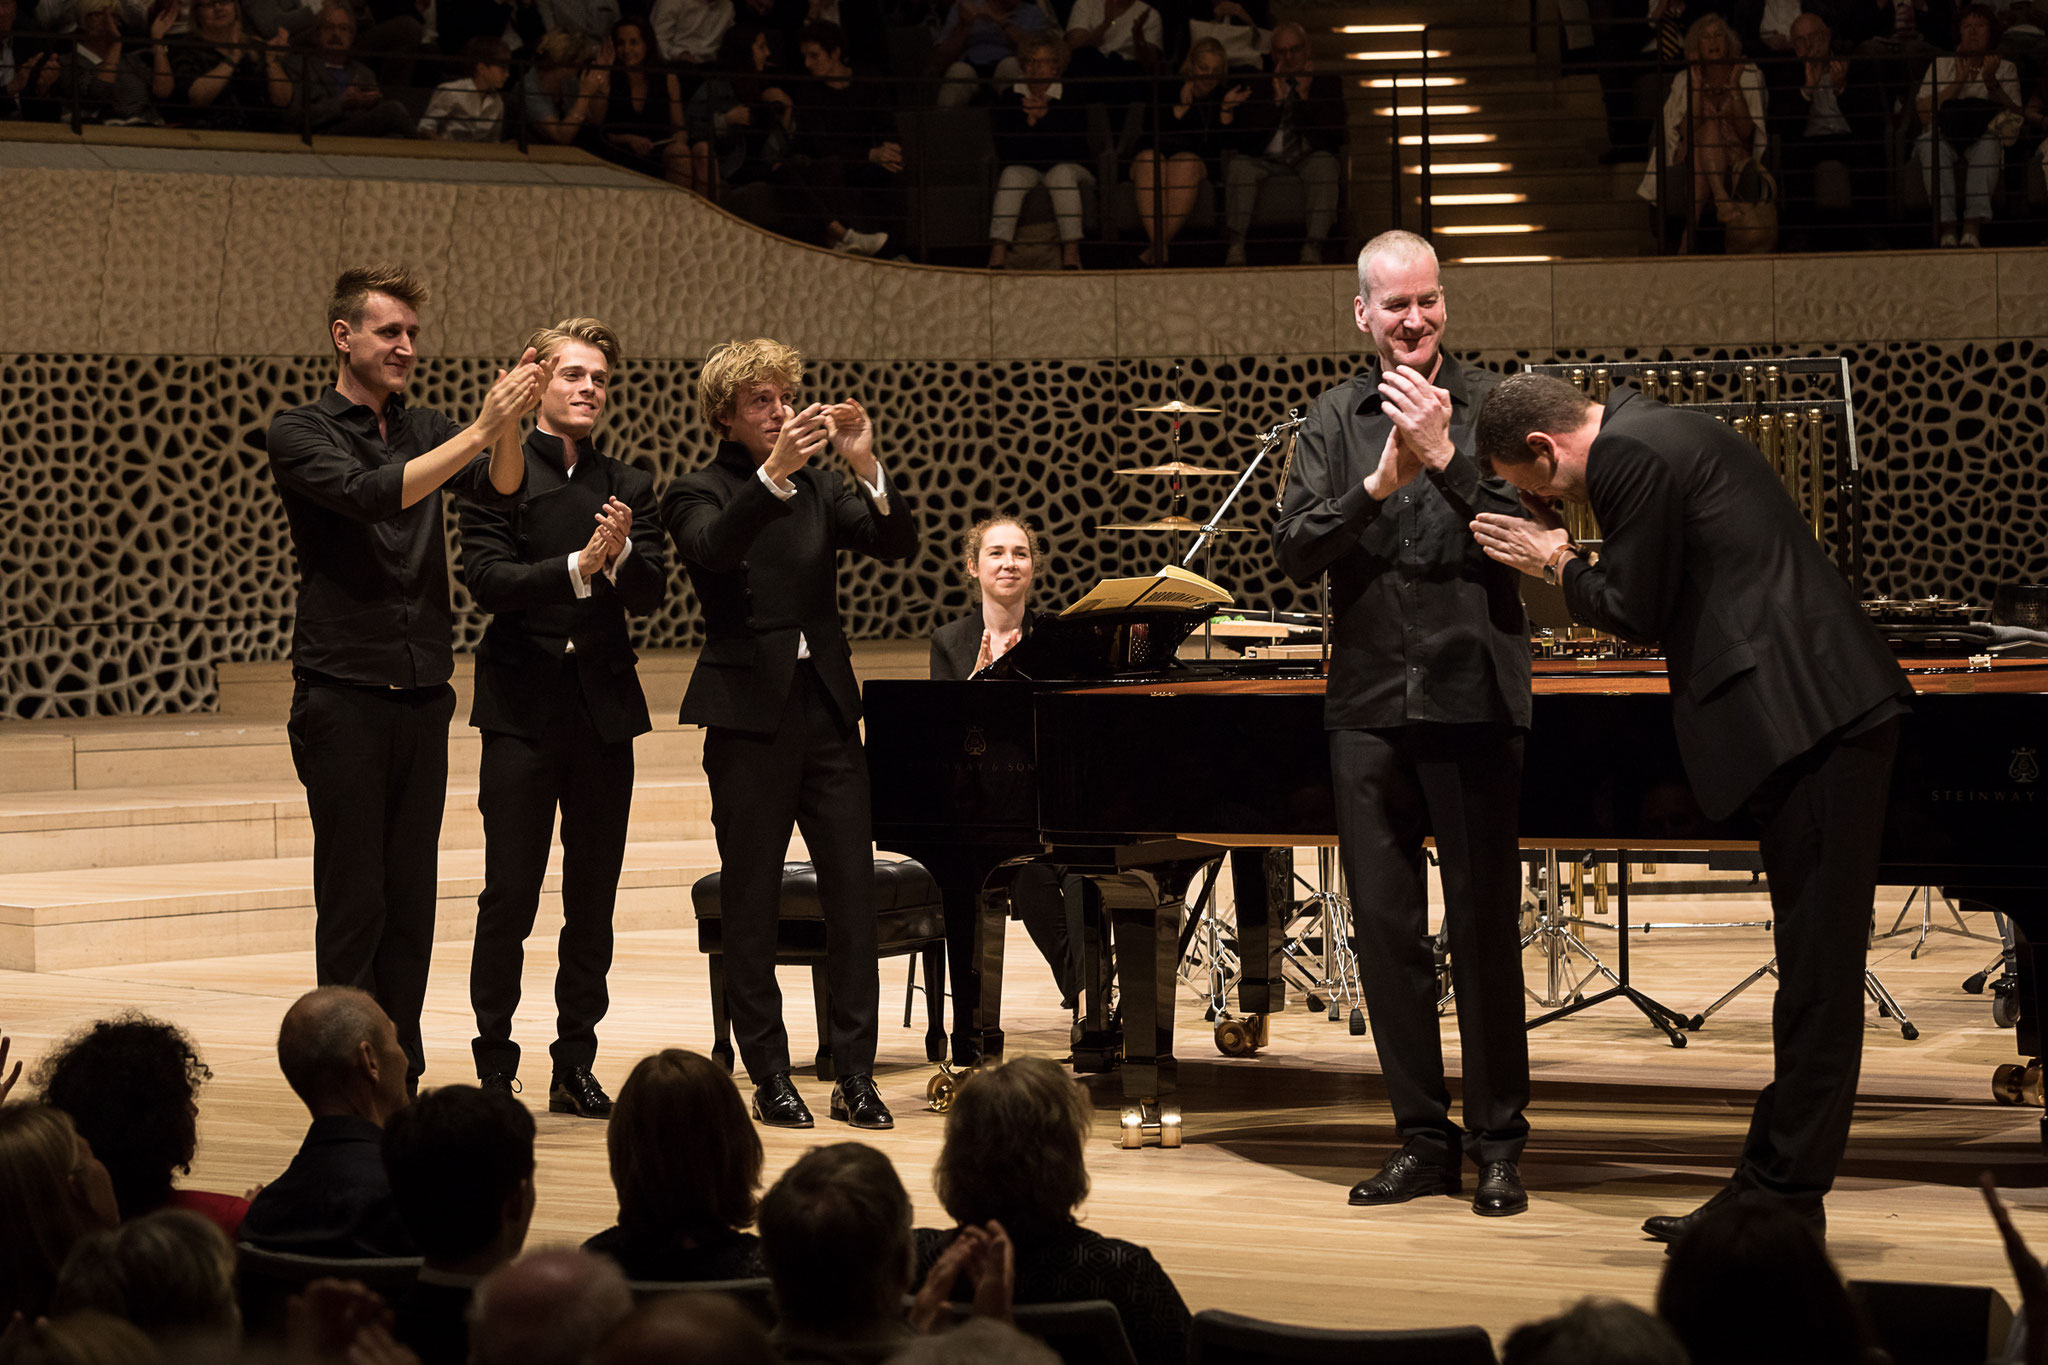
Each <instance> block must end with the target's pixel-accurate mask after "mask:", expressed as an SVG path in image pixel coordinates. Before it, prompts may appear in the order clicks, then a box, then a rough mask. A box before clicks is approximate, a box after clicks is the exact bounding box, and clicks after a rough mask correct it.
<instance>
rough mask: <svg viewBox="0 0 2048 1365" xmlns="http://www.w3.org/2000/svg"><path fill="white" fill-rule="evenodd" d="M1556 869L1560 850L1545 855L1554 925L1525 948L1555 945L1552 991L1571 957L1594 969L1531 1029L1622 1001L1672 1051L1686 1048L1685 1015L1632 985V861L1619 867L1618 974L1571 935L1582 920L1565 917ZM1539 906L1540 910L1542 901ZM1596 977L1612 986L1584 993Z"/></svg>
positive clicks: (1533, 1022) (1532, 937) (1616, 913)
mask: <svg viewBox="0 0 2048 1365" xmlns="http://www.w3.org/2000/svg"><path fill="white" fill-rule="evenodd" d="M1557 869H1558V858H1557V852H1556V850H1554V849H1550V850H1545V852H1544V871H1545V873H1546V876H1547V880H1548V882H1549V885H1548V887H1547V888H1546V889H1547V890H1548V891H1549V892H1550V897H1549V899H1550V900H1551V901H1552V902H1553V904H1552V907H1551V912H1550V914H1551V920H1552V923H1551V924H1549V925H1547V926H1546V925H1545V924H1543V923H1542V922H1540V920H1539V923H1538V924H1537V927H1536V929H1535V930H1533V931H1532V932H1531V933H1530V934H1529V935H1528V936H1527V937H1526V938H1525V939H1524V940H1523V944H1524V946H1527V945H1528V944H1529V943H1531V942H1534V941H1535V940H1536V939H1537V938H1538V937H1539V936H1542V935H1545V934H1548V935H1549V936H1550V937H1551V940H1552V943H1551V944H1550V945H1548V946H1549V947H1550V948H1551V950H1552V951H1555V952H1556V953H1557V955H1558V956H1557V958H1556V959H1553V962H1552V967H1551V980H1550V987H1551V990H1552V991H1553V992H1556V991H1557V989H1558V986H1559V984H1560V975H1559V963H1560V962H1561V961H1562V960H1563V959H1564V958H1565V957H1568V956H1569V954H1571V953H1572V952H1578V953H1581V954H1584V955H1585V957H1586V958H1587V960H1588V961H1590V962H1591V963H1592V964H1593V970H1592V971H1591V972H1589V973H1587V974H1586V975H1585V976H1583V977H1581V978H1579V980H1578V982H1577V983H1576V984H1575V985H1574V986H1573V987H1572V989H1571V997H1572V998H1571V1000H1570V1002H1569V1003H1568V1004H1564V1005H1561V1006H1559V1007H1557V1008H1556V1009H1553V1010H1551V1011H1550V1012H1549V1013H1548V1014H1539V1015H1537V1016H1536V1017H1535V1018H1534V1019H1531V1020H1530V1021H1529V1027H1530V1028H1532V1029H1538V1028H1541V1027H1543V1026H1544V1025H1545V1024H1548V1023H1552V1022H1554V1021H1556V1020H1559V1019H1564V1018H1568V1017H1570V1016H1571V1015H1574V1014H1577V1013H1578V1012H1579V1011H1580V1010H1588V1009H1591V1008H1593V1006H1595V1005H1600V1004H1605V1003H1606V1002H1607V1001H1609V1000H1617V999H1618V1000H1623V1001H1626V1002H1627V1003H1629V1004H1631V1005H1634V1006H1635V1007H1636V1009H1637V1010H1639V1011H1640V1012H1641V1013H1642V1016H1643V1017H1644V1018H1645V1019H1647V1020H1649V1021H1650V1022H1651V1023H1652V1024H1655V1025H1656V1026H1657V1028H1658V1030H1659V1031H1660V1032H1661V1033H1663V1035H1664V1038H1665V1040H1666V1041H1667V1042H1669V1043H1670V1044H1671V1046H1673V1047H1684V1046H1685V1035H1684V1034H1683V1033H1681V1032H1680V1031H1679V1030H1680V1029H1682V1028H1684V1027H1685V1026H1686V1018H1685V1016H1684V1015H1682V1014H1680V1013H1678V1011H1676V1010H1674V1009H1672V1008H1671V1007H1670V1006H1668V1005H1665V1004H1663V1003H1661V1002H1659V1001H1657V1000H1655V999H1652V998H1651V997H1650V996H1649V995H1647V994H1645V993H1644V992H1642V991H1640V990H1638V989H1636V988H1635V987H1634V986H1633V985H1631V984H1630V983H1629V975H1628V858H1627V856H1626V855H1625V854H1623V855H1621V856H1620V858H1619V860H1618V861H1617V862H1616V864H1615V881H1614V886H1615V902H1614V928H1615V931H1616V932H1615V940H1614V941H1615V948H1614V952H1615V967H1616V969H1617V970H1614V971H1609V970H1608V968H1607V964H1606V963H1604V962H1602V961H1601V960H1600V959H1599V958H1598V957H1596V956H1595V955H1594V954H1593V951H1592V950H1591V949H1589V948H1588V947H1586V944H1585V940H1583V939H1581V938H1579V937H1577V936H1576V935H1574V934H1573V933H1572V926H1573V924H1574V923H1578V922H1582V921H1581V920H1580V919H1579V916H1578V915H1577V914H1576V913H1575V914H1574V915H1572V916H1570V917H1566V916H1564V915H1563V914H1562V912H1561V907H1562V905H1563V901H1564V896H1563V889H1562V886H1561V885H1560V883H1559V881H1558V877H1557ZM1574 900H1575V901H1576V900H1577V898H1576V897H1574ZM1538 904H1539V907H1540V906H1541V902H1539V903H1538ZM1559 935H1562V938H1559V937H1558V936H1559ZM1596 976H1604V977H1606V978H1607V980H1608V982H1609V983H1610V984H1609V985H1608V986H1607V987H1606V988H1605V989H1603V990H1600V991H1596V992H1595V993H1594V994H1592V995H1586V994H1584V988H1585V986H1586V984H1587V983H1588V982H1590V981H1592V980H1593V979H1594V977H1596ZM1532 994H1533V992H1532ZM1537 1003H1539V1004H1541V1003H1543V1002H1542V1001H1541V1000H1540V999H1539V1000H1538V1002H1537Z"/></svg>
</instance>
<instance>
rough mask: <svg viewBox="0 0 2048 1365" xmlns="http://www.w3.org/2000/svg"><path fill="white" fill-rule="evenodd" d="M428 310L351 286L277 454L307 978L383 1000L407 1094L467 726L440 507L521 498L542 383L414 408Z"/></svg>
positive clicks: (509, 377) (375, 288)
mask: <svg viewBox="0 0 2048 1365" xmlns="http://www.w3.org/2000/svg"><path fill="white" fill-rule="evenodd" d="M425 300H426V289H425V287H424V286H423V285H422V284H420V282H419V281H418V280H417V279H415V278H414V277H413V276H412V275H411V274H410V273H409V272H407V271H405V270H403V269H394V268H390V267H357V268H352V269H349V270H345V271H343V272H342V273H341V277H340V278H339V279H337V280H336V281H335V283H334V297H333V298H332V299H331V300H330V301H329V303H328V310H327V316H328V330H329V333H330V335H331V337H332V339H333V342H334V348H335V351H336V354H337V357H338V359H339V361H340V373H339V374H338V375H337V376H336V378H335V382H334V387H333V388H332V389H330V390H328V392H327V393H326V394H325V395H324V396H322V397H321V398H320V400H319V401H318V402H315V403H309V404H307V405H306V406H305V407H301V408H293V409H292V410H290V411H289V412H285V413H281V414H279V416H278V417H277V419H276V420H275V421H273V422H272V423H271V424H270V432H269V435H268V437H267V439H266V444H267V445H268V447H269V450H270V473H271V477H272V478H273V479H275V480H276V481H277V491H278V496H279V497H281V498H282V499H283V500H284V511H285V519H286V521H287V522H288V523H289V524H290V527H291V534H292V548H293V550H294V551H295V552H296V554H297V556H298V562H299V584H298V599H299V605H298V616H297V619H296V620H295V621H294V622H293V624H292V677H293V679H294V680H295V683H296V686H295V687H294V688H293V691H292V710H291V724H290V734H291V742H292V763H293V766H295V767H296V768H297V769H298V773H299V780H300V781H301V782H302V783H304V784H305V787H306V807H307V813H308V814H309V815H310V817H311V818H312V822H313V903H314V910H315V914H316V917H317V918H316V923H315V928H314V939H313V948H314V970H315V972H316V973H317V974H318V978H319V982H320V984H321V985H323V986H327V985H341V986H355V987H359V988H360V989H362V990H365V991H368V992H369V993H370V994H371V995H372V996H373V997H375V998H376V1001H377V1003H378V1004H379V1005H381V1006H382V1007H383V1009H384V1012H385V1013H386V1014H388V1015H390V1016H391V1019H392V1022H393V1023H394V1024H396V1025H397V1027H398V1038H399V1041H400V1043H401V1044H402V1045H403V1046H404V1048H405V1053H406V1056H407V1058H408V1059H409V1060H410V1079H411V1080H413V1081H414V1082H417V1080H418V1078H419V1074H420V1072H421V1071H422V1070H424V1069H425V1066H426V1059H425V1053H424V1051H423V1050H422V1048H421V1045H420V1006H421V1003H422V1001H423V1000H424V999H425V997H426V989H427V962H428V959H429V957H430V956H431V954H432V952H433V946H434V896H435V891H436V864H435V845H436V844H437V842H438V841H439V838H440V833H441V806H442V802H443V801H444V799H445V798H446V795H447V788H448V720H449V717H450V715H451V714H452V713H453V712H454V709H455V692H454V689H453V688H451V687H449V686H448V679H449V677H450V675H451V674H453V673H454V671H455V658H454V649H453V644H452V633H451V624H450V614H449V604H448V560H447V550H446V542H445V539H444V537H443V535H442V530H441V500H440V498H439V497H437V496H435V494H436V493H437V491H438V490H439V489H440V488H441V487H442V486H443V485H444V484H445V485H446V486H448V487H449V488H451V489H453V490H454V491H455V492H457V493H460V494H462V495H464V496H465V497H470V498H478V499H486V500H489V499H498V500H503V499H507V498H509V497H510V496H511V495H512V494H515V493H517V492H518V491H519V489H520V485H521V483H522V481H523V480H524V478H525V469H526V466H525V463H524V460H523V457H522V456H521V453H520V449H519V418H520V417H521V416H522V415H524V414H525V413H526V412H527V410H529V409H530V408H531V407H532V406H533V405H534V404H535V403H537V402H538V401H539V399H540V392H541V387H542V382H543V375H542V371H541V367H540V366H538V365H536V364H534V363H533V357H532V354H531V352H529V353H528V354H527V355H526V356H525V357H523V358H522V360H521V362H520V363H519V364H518V365H517V366H515V367H514V368H513V370H512V371H511V372H510V373H509V374H500V375H499V377H498V380H497V382H496V383H494V384H493V385H492V386H491V389H490V392H489V393H488V394H487V395H486V396H485V398H484V402H483V407H482V410H481V411H480V412H479V414H478V416H477V419H476V421H475V422H473V423H471V424H470V425H469V426H466V427H464V426H460V425H458V424H457V423H456V422H455V420H454V419H453V418H450V417H448V416H446V415H444V414H442V413H439V412H435V411H434V410H433V409H431V408H408V407H407V406H406V405H405V401H404V398H403V394H404V391H405V386H406V383H407V381H408V380H410V378H411V377H412V367H413V362H414V360H415V359H416V354H415V351H414V349H413V348H414V342H415V341H416V339H417V338H418V336H419V327H420V323H419V313H418V308H419V305H420V304H421V303H423V302H425ZM487 447H488V448H489V455H488V456H486V455H485V454H484V452H485V450H486V448H487Z"/></svg>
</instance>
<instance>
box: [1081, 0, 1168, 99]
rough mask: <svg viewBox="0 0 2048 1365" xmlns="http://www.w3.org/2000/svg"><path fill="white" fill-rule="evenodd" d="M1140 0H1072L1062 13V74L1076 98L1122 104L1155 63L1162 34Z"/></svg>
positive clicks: (1139, 89) (1155, 15) (1154, 13)
mask: <svg viewBox="0 0 2048 1365" xmlns="http://www.w3.org/2000/svg"><path fill="white" fill-rule="evenodd" d="M1164 31H1165V30H1164V26H1163V25H1162V24H1161V22H1160V19H1159V11H1158V10H1156V9H1154V8H1152V6H1150V5H1148V4H1146V3H1145V0H1074V9H1073V12H1072V13H1071V14H1069V15H1068V16H1067V53H1068V57H1067V74H1068V75H1069V76H1070V77H1071V78H1072V79H1073V81H1074V85H1073V86H1072V88H1071V90H1070V92H1069V98H1071V99H1072V100H1073V101H1074V102H1075V103H1076V104H1126V103H1129V102H1130V101H1132V100H1134V99H1138V98H1140V97H1141V96H1142V94H1143V90H1144V85H1143V82H1144V80H1145V79H1146V78H1147V77H1149V76H1150V75H1151V74H1152V73H1153V72H1155V71H1157V70H1158V69H1159V63H1160V57H1161V54H1162V52H1163V51H1164V48H1165V45H1166V40H1165V38H1164V36H1163V34H1164Z"/></svg>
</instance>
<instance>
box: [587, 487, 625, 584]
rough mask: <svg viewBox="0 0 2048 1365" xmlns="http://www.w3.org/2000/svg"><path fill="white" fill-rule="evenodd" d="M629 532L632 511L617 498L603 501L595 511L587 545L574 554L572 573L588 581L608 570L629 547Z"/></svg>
mask: <svg viewBox="0 0 2048 1365" xmlns="http://www.w3.org/2000/svg"><path fill="white" fill-rule="evenodd" d="M632 532H633V509H632V508H630V507H628V506H626V504H625V503H623V502H620V501H619V500H618V499H617V498H606V499H605V503H604V506H603V507H600V508H599V509H598V510H597V528H596V529H595V530H593V531H592V532H591V533H590V543H589V544H588V545H586V546H584V547H583V549H582V550H581V551H579V552H578V553H577V556H576V572H577V573H579V574H581V575H582V576H583V577H584V578H586V579H591V578H595V577H597V576H598V575H599V574H601V573H604V572H605V571H607V570H608V569H610V568H611V567H612V565H614V564H616V563H618V562H619V556H620V555H622V554H624V553H625V552H626V546H627V545H629V544H631V541H630V539H629V537H630V536H631V535H632Z"/></svg>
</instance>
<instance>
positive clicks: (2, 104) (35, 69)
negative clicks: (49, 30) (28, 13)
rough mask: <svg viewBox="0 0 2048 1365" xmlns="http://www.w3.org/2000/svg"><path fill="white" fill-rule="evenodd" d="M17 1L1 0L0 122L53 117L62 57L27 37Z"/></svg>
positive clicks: (25, 26)
mask: <svg viewBox="0 0 2048 1365" xmlns="http://www.w3.org/2000/svg"><path fill="white" fill-rule="evenodd" d="M31 27H34V25H32V24H24V23H22V22H21V7H20V4H19V0H0V119H11V118H54V117H56V111H55V108H54V107H53V106H52V105H51V103H50V102H51V101H52V100H53V99H55V97H56V95H57V93H58V92H57V78H58V77H59V76H60V75H62V74H63V70H64V62H63V58H62V54H60V53H59V52H58V51H57V50H56V49H55V48H54V47H52V46H50V45H49V44H47V43H45V42H44V41H43V40H42V39H41V38H31V37H29V36H27V34H26V33H25V32H23V30H24V29H27V28H31Z"/></svg>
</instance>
